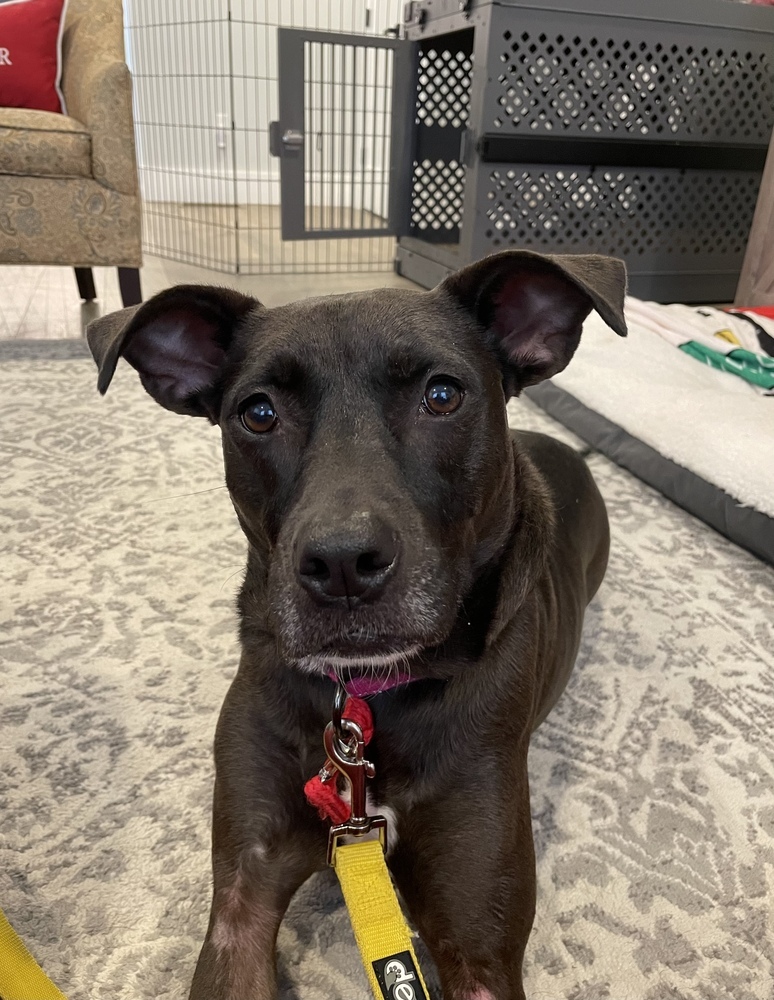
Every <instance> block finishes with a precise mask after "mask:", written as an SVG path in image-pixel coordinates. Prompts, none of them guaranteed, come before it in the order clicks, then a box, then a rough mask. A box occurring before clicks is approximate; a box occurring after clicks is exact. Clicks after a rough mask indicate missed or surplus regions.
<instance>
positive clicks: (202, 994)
mask: <svg viewBox="0 0 774 1000" xmlns="http://www.w3.org/2000/svg"><path fill="white" fill-rule="evenodd" d="M224 798H225V796H224V794H223V791H222V789H220V788H219V787H218V786H217V785H216V790H215V812H216V816H218V819H217V821H216V824H215V828H214V830H213V876H214V877H213V883H214V884H213V898H212V910H211V914H210V923H209V927H208V930H207V936H206V938H205V941H204V945H203V946H202V950H201V953H200V955H199V961H198V963H197V966H196V971H195V973H194V978H193V984H192V986H191V992H190V998H189V1000H274V997H275V996H276V992H277V984H276V956H275V944H276V940H277V932H278V930H279V925H280V922H281V920H282V918H283V916H284V914H285V911H286V909H287V907H288V904H289V902H290V900H291V898H292V896H293V894H294V893H295V891H296V890H297V889H298V887H299V886H300V885H301V884H302V883H303V882H305V881H306V879H307V878H309V876H310V875H311V874H312V873H313V872H314V871H315V870H316V869H318V868H320V867H321V866H322V865H323V864H324V839H323V838H321V837H320V836H319V833H317V835H315V831H314V830H313V829H311V828H309V827H307V828H304V825H303V823H302V824H300V826H301V828H300V829H293V828H291V827H290V826H288V828H287V829H285V830H283V829H282V828H279V829H278V828H277V826H276V825H274V824H272V826H273V833H272V836H271V838H270V839H268V840H267V838H265V837H264V836H261V834H260V832H259V829H260V828H258V829H257V830H256V833H255V835H253V836H251V835H249V834H248V835H245V833H246V831H244V830H234V828H233V826H232V825H231V823H230V822H228V821H227V820H225V818H224V815H225V814H224V810H225V808H226V802H225V801H224ZM232 808H233V804H232ZM281 811H282V808H281V806H280V807H279V808H278V810H277V812H278V813H281ZM235 834H236V836H235Z"/></svg>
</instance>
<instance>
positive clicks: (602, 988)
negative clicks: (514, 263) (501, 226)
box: [0, 346, 774, 1000]
mask: <svg viewBox="0 0 774 1000" xmlns="http://www.w3.org/2000/svg"><path fill="white" fill-rule="evenodd" d="M15 351H16V353H15V356H14V359H11V358H9V357H7V356H6V357H3V354H2V351H0V428H2V430H1V431H0V456H1V460H0V510H1V512H2V514H1V517H2V520H1V521H0V525H1V526H2V535H1V536H0V566H1V567H2V575H1V578H0V614H1V624H0V629H1V630H2V631H1V632H0V642H1V643H2V644H1V645H0V658H1V659H2V667H0V689H1V690H0V906H2V908H3V909H4V910H5V912H6V914H7V916H8V918H9V919H10V920H11V922H12V923H13V924H14V925H15V927H16V929H17V930H18V931H19V933H20V934H21V935H22V937H23V938H24V939H25V941H26V942H27V944H28V946H29V947H30V949H31V950H32V951H33V953H34V954H35V955H36V957H37V958H38V960H39V961H40V962H41V964H42V965H43V966H44V968H45V969H46V970H47V972H48V973H49V974H50V976H51V977H52V978H53V979H54V981H55V982H56V983H57V984H58V985H59V986H60V988H61V989H62V990H63V991H64V992H65V994H66V995H67V996H68V997H69V1000H92V998H100V1000H101V998H110V1000H159V998H163V1000H179V998H183V997H185V995H186V990H187V987H188V984H189V982H190V977H191V974H192V971H193V966H194V963H195V960H196V956H197V952H198V948H199V946H200V944H201V941H202V938H203V935H204V931H205V927H206V922H207V916H208V905H209V879H210V875H209V855H208V852H209V811H210V796H211V790H212V780H213V771H212V759H211V742H212V737H213V732H214V727H215V721H216V716H217V712H218V708H219V705H220V702H221V699H222V697H223V695H224V693H225V690H226V687H227V685H228V683H229V680H230V678H231V676H232V675H233V672H234V668H235V664H236V658H237V643H236V628H235V615H234V610H233V602H234V595H235V592H236V589H237V587H238V584H239V582H240V578H241V574H242V564H243V558H244V551H245V543H244V542H243V539H242V536H241V534H240V531H239V529H238V526H237V523H236V519H235V516H234V514H233V511H232V509H231V506H230V504H229V501H228V497H227V495H226V492H225V489H224V488H223V485H222V469H221V455H220V443H219V437H218V431H217V429H215V428H211V427H209V426H208V425H207V424H206V423H205V422H204V421H203V420H198V421H197V420H193V419H190V418H187V417H182V416H177V415H174V414H171V413H167V412H165V411H163V410H161V409H160V408H159V407H158V406H157V405H155V404H154V403H153V402H152V401H151V400H150V399H149V398H148V397H147V396H146V395H145V393H144V392H143V390H142V389H141V387H140V385H139V382H138V381H137V380H136V378H135V377H134V374H133V372H131V371H130V370H129V369H128V368H127V367H126V366H125V365H121V366H120V370H119V372H118V374H117V377H116V380H115V382H114V385H113V387H111V390H110V393H109V394H108V396H107V397H106V398H105V399H101V398H100V397H99V396H98V395H97V393H96V389H95V370H94V368H93V366H92V364H91V362H90V361H89V360H87V359H85V358H83V357H77V356H72V349H63V348H62V347H61V346H60V347H55V348H52V352H53V353H52V354H51V355H50V356H47V355H46V351H45V349H44V348H43V347H41V346H37V347H32V348H30V353H29V354H27V355H25V354H24V351H23V350H22V349H20V348H19V347H18V346H17V347H16V348H15ZM511 417H512V419H513V421H514V422H515V423H518V424H519V425H520V426H523V427H527V428H532V429H545V430H549V431H553V432H555V433H556V434H557V436H559V437H562V438H563V439H565V440H569V441H570V442H571V443H575V444H576V445H580V443H579V442H578V440H577V439H575V438H574V437H573V436H572V435H570V434H569V433H568V432H567V431H565V430H564V429H563V428H562V427H561V426H560V425H558V424H555V423H553V421H551V420H550V419H549V418H548V417H547V416H546V415H545V414H543V413H542V412H541V411H539V410H538V409H537V408H536V407H534V406H533V405H531V404H528V403H521V402H520V403H516V404H513V405H512V406H511ZM589 463H590V465H591V467H592V469H593V471H594V474H595V476H596V478H597V481H598V482H599V484H600V487H601V489H602V492H603V494H604V496H605V500H606V502H607V505H608V509H609V512H610V518H611V523H612V533H613V546H612V553H611V560H610V568H609V571H608V575H607V579H606V581H605V583H604V584H603V587H602V589H601V590H600V592H599V595H598V597H597V599H596V600H595V601H594V603H593V605H592V607H591V609H590V611H589V614H588V617H587V623H586V630H585V635H584V640H583V644H582V648H581V651H580V655H579V658H578V665H577V668H576V671H575V673H574V675H573V677H572V680H571V682H570V685H569V688H568V690H567V692H566V694H565V695H564V696H563V698H562V699H561V701H560V703H559V705H558V706H557V708H556V709H555V711H554V712H553V714H552V715H551V716H550V718H549V719H548V721H547V722H546V723H545V724H544V725H543V726H542V727H541V729H540V730H539V731H538V733H537V734H536V736H535V738H534V741H533V747H532V751H531V760H530V771H531V782H532V807H533V820H534V830H535V838H536V844H537V859H538V860H537V864H538V915H537V919H536V923H535V929H534V931H533V934H532V938H531V941H530V945H529V949H528V954H527V963H526V987H527V993H528V995H529V996H530V997H532V998H550V997H557V998H558V997H563V998H567V1000H606V998H611V1000H682V998H685V1000H720V998H723V1000H726V998H727V997H733V998H734V1000H768V998H770V997H771V996H772V989H773V988H774V918H773V917H772V904H771V900H772V899H774V629H773V622H774V614H773V613H772V608H774V570H772V568H771V567H768V566H766V565H764V564H763V563H761V562H759V561H758V560H756V559H755V558H754V557H753V556H751V555H749V554H747V553H745V552H743V551H742V550H740V549H738V548H736V547H735V546H734V545H733V544H732V543H730V542H729V541H727V540H726V539H724V538H723V537H721V536H720V535H718V534H716V533H715V532H713V531H712V530H711V529H709V528H707V527H706V526H705V525H703V524H701V523H700V522H698V521H696V520H694V519H693V518H691V517H690V516H689V515H688V514H686V513H685V512H684V511H682V510H680V509H679V508H677V507H675V506H673V505H672V504H670V503H669V502H668V501H666V500H665V499H664V498H663V497H661V496H660V495H658V494H657V493H655V492H654V491H653V490H651V489H649V488H647V487H645V486H643V485H642V484H641V483H640V482H638V481H637V480H635V479H634V478H633V477H632V476H630V475H629V474H628V473H626V472H624V471H623V470H621V469H619V468H618V467H616V466H615V465H613V464H612V463H610V462H609V461H608V460H607V459H605V458H603V457H602V456H600V455H596V454H592V455H590V457H589ZM0 960H1V958H0ZM279 968H280V981H281V989H280V996H281V997H282V1000H291V998H292V1000H355V998H358V1000H360V998H364V997H366V995H367V989H366V985H365V978H364V976H363V973H362V971H361V970H360V967H359V964H358V958H357V953H356V950H355V946H354V942H353V938H352V933H351V930H350V928H349V925H348V920H347V916H346V912H345V910H344V909H343V905H342V902H341V898H340V895H339V891H338V888H337V886H336V884H335V880H334V879H333V878H332V877H331V875H330V874H329V873H323V874H321V875H320V876H317V877H315V878H314V879H312V880H311V881H310V882H309V883H307V885H305V886H304V887H303V889H302V890H301V891H300V892H299V893H298V895H297V896H296V898H295V899H294V901H293V903H292V905H291V907H290V910H289V912H288V915H287V918H286V919H285V921H284V923H283V925H282V928H281V932H280V936H279Z"/></svg>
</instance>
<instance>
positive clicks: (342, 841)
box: [305, 686, 428, 1000]
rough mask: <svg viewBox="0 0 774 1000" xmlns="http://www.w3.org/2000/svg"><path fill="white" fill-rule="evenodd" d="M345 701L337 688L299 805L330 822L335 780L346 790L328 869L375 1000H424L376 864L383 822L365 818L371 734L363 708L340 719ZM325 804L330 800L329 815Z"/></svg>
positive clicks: (380, 863) (382, 867)
mask: <svg viewBox="0 0 774 1000" xmlns="http://www.w3.org/2000/svg"><path fill="white" fill-rule="evenodd" d="M346 698H347V695H346V692H345V691H344V689H343V687H341V686H339V688H338V690H337V693H336V700H335V702H334V706H333V721H332V722H330V723H329V724H328V725H327V726H326V728H325V733H324V734H323V745H324V747H325V751H326V754H327V758H326V761H325V764H324V766H323V768H322V770H321V771H320V773H319V775H318V776H317V778H316V779H312V780H311V781H310V782H308V783H307V786H306V789H305V790H306V794H307V798H308V799H309V801H310V802H312V803H313V804H315V805H318V806H320V805H322V806H323V811H324V813H325V815H328V816H329V817H330V818H333V816H334V815H335V814H337V813H338V812H339V807H340V806H341V804H342V803H341V800H340V799H338V796H337V793H336V784H335V780H334V779H335V778H336V776H337V775H341V776H342V777H343V778H344V779H345V780H346V782H347V784H348V785H349V791H350V803H349V809H348V810H345V812H346V811H348V812H349V817H348V818H347V819H345V820H344V821H343V822H338V823H337V824H336V825H335V826H332V827H331V829H330V833H329V835H328V862H329V863H330V864H331V865H332V866H333V867H334V869H335V870H336V874H337V875H338V878H339V882H340V884H341V891H342V893H343V895H344V902H345V903H346V904H347V910H348V911H349V919H350V921H351V923H352V930H353V931H354V933H355V941H356V942H357V946H358V949H359V951H360V957H361V959H362V961H363V967H364V968H365V971H366V975H367V976H368V982H369V984H370V986H371V990H372V992H373V995H374V997H375V1000H427V996H428V994H427V986H426V985H425V981H424V979H423V978H422V973H421V971H420V969H419V963H418V962H417V956H416V954H415V953H414V947H413V945H412V943H411V932H410V931H409V929H408V926H407V924H406V920H405V918H404V916H403V913H402V911H401V908H400V904H399V903H398V897H397V895H396V894H395V888H394V886H393V884H392V879H391V878H390V873H389V871H388V869H387V862H386V861H385V860H384V854H385V850H386V847H387V822H386V820H385V818H384V817H383V816H369V815H368V809H367V801H366V779H367V778H373V777H374V774H375V769H374V765H373V764H372V763H371V762H370V761H369V760H366V758H365V745H366V740H367V738H370V735H369V736H368V737H367V738H366V737H365V736H364V732H365V730H366V729H367V730H368V732H369V733H373V720H372V717H371V711H370V709H369V707H368V705H367V704H366V703H365V702H364V701H361V700H360V699H355V698H353V699H351V701H350V702H349V703H348V707H349V708H350V711H351V712H352V714H355V713H357V714H358V716H359V718H358V721H357V722H355V721H354V718H352V717H345V716H344V715H343V709H344V706H345V703H346ZM364 727H365V728H364ZM326 788H327V789H328V790H327V792H326V791H325V789H326ZM331 799H334V800H336V804H337V809H336V813H334V811H333V808H332V803H331V801H330V800H331ZM372 832H375V833H378V835H379V839H378V840H363V839H359V838H362V837H363V836H364V835H365V834H369V833H372ZM353 838H354V843H353V842H352V841H353Z"/></svg>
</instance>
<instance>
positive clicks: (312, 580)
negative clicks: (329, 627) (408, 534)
mask: <svg viewBox="0 0 774 1000" xmlns="http://www.w3.org/2000/svg"><path fill="white" fill-rule="evenodd" d="M398 549H399V545H398V537H397V535H396V533H395V532H394V531H393V529H392V528H391V527H390V526H389V525H387V524H385V523H384V522H383V521H380V520H378V519H376V518H374V517H370V516H367V517H361V518H359V519H358V520H357V521H356V522H355V523H353V524H350V525H348V526H346V527H342V528H339V529H337V530H335V531H329V532H327V533H325V532H314V531H312V532H310V533H309V534H308V535H307V536H306V537H305V538H303V539H302V540H300V544H299V545H298V549H297V551H298V563H297V571H298V579H299V582H300V583H301V585H302V586H303V587H304V588H305V589H306V590H307V591H308V592H309V593H310V594H311V596H312V597H313V598H314V599H315V600H316V601H317V602H318V603H320V604H326V603H330V602H334V603H336V602H338V601H341V600H347V601H350V602H351V601H352V600H358V601H360V600H366V601H371V600H375V599H376V598H378V597H379V596H381V594H382V592H383V590H384V588H385V587H386V585H387V581H388V580H389V578H390V576H391V575H392V574H393V572H394V570H395V567H396V565H397V561H398Z"/></svg>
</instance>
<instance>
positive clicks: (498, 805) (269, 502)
mask: <svg viewBox="0 0 774 1000" xmlns="http://www.w3.org/2000/svg"><path fill="white" fill-rule="evenodd" d="M624 286H625V271H624V267H623V265H622V264H621V263H620V262H619V261H616V260H612V259H610V258H604V257H593V256H579V257H543V256H541V255H539V254H534V253H530V252H526V251H512V252H507V253H501V254H497V255H495V256H493V257H489V258H487V259H486V260H482V261H480V262H478V263H476V264H473V265H471V266H470V267H467V268H465V269H464V270H462V271H459V272H458V273H456V274H453V275H451V276H450V277H449V278H448V279H447V280H446V281H444V282H443V283H442V284H441V285H439V286H438V287H437V288H436V289H434V290H433V291H431V292H414V291H397V290H378V291H372V292H367V293H365V294H353V295H337V296H333V297H330V298H320V299H310V300H307V301H302V302H297V303H294V304H293V305H289V306H283V307H281V308H278V309H265V308H264V307H262V306H261V305H260V304H259V303H258V302H256V301H255V300H253V299H251V298H248V297H246V296H244V295H241V294H239V293H238V292H236V291H229V290H226V289H218V288H210V287H194V286H185V287H178V288H172V289H169V290H168V291H165V292H162V293H161V294H160V295H157V296H156V297H155V298H153V299H151V300H150V301H149V302H147V303H146V304H144V305H142V306H139V307H133V308H131V309H125V310H123V311H122V312H120V313H116V314H114V315H112V316H108V317H106V318H104V319H100V320H97V321H96V322H95V323H93V324H92V325H91V326H90V327H89V331H88V339H89V344H90V346H91V349H92V351H93V353H94V356H95V358H96V360H97V363H98V365H99V389H100V391H101V392H105V390H106V389H107V387H108V385H109V383H110V380H111V377H112V375H113V372H114V370H115V367H116V363H117V361H118V359H119V357H121V356H123V357H124V358H126V360H127V361H129V363H130V364H131V365H133V366H134V367H135V368H136V369H137V370H138V372H139V373H140V378H141V380H142V383H143V385H144V386H145V388H146V389H147V390H148V392H149V393H150V394H151V395H152V396H153V397H154V398H155V399H156V400H158V402H159V403H161V404H162V405H163V406H165V407H167V408H168V409H170V410H175V411H176V412H178V413H189V414H193V415H197V416H205V417H208V418H209V419H210V420H211V421H212V422H213V423H218V424H219V425H220V427H221V429H222V434H223V451H224V456H225V469H226V482H227V484H228V488H229V490H230V493H231V497H232V500H233V503H234V507H235V509H236V512H237V516H238V518H239V521H240V524H241V525H242V528H243V529H244V532H245V534H246V535H247V538H248V541H249V555H248V560H247V571H246V575H245V581H244V584H243V586H242V590H241V596H240V599H239V611H240V615H241V640H242V649H243V652H242V660H241V663H240V666H239V671H238V673H237V675H236V677H235V679H234V682H233V684H232V686H231V689H230V691H229V693H228V696H227V697H226V701H225V704H224V706H223V710H222V712H221V716H220V722H219V725H218V730H217V736H216V740H215V759H216V768H217V781H216V786H215V802H214V822H213V868H214V897H213V904H212V914H211V919H210V925H209V930H208V932H207V938H206V940H205V942H204V946H203V948H202V952H201V955H200V958H199V963H198V965H197V968H196V972H195V975H194V981H193V986H192V989H191V997H192V998H193V1000H250V998H254V1000H270V998H271V997H273V996H274V995H275V992H276V982H275V955H274V950H275V940H276V936H277V930H278V927H279V924H280V921H281V919H282V916H283V914H284V912H285V909H286V907H287V905H288V903H289V901H290V898H291V896H292V895H293V893H294V892H295V890H296V889H297V888H298V887H299V885H301V883H302V882H303V881H304V880H305V879H306V878H308V877H309V875H311V874H312V872H314V871H315V870H316V869H320V868H322V867H323V866H324V865H325V857H326V842H327V830H326V827H325V824H323V822H322V821H321V820H320V819H319V817H318V816H317V814H316V812H315V810H314V809H312V808H311V807H310V806H309V805H308V804H307V802H306V801H305V799H304V794H303V786H304V783H305V781H306V780H307V779H308V778H310V777H311V776H312V775H314V774H315V773H316V772H317V770H318V769H319V767H320V765H321V763H322V760H321V757H322V749H321V733H322V730H323V728H324V726H325V724H326V723H327V722H328V720H329V719H330V714H331V702H332V698H333V693H334V683H333V681H332V680H331V679H330V675H331V674H332V672H333V673H338V674H339V675H343V676H344V678H345V679H352V678H355V679H356V680H357V678H358V677H360V676H361V675H363V674H367V675H369V676H370V677H372V678H373V677H376V678H377V679H380V678H382V679H384V680H385V685H384V686H385V687H387V686H388V685H387V683H386V681H387V678H388V677H389V676H390V675H392V682H393V684H392V686H391V687H390V688H389V690H385V691H384V692H383V693H379V694H376V695H375V696H373V697H372V698H371V707H372V710H373V714H374V719H375V726H376V731H375V736H374V739H373V742H372V744H371V745H370V747H369V752H368V756H369V758H370V759H372V760H373V762H374V763H375V765H376V775H377V777H376V779H375V781H374V783H373V787H372V789H371V795H372V797H373V801H374V804H375V806H377V807H378V808H380V809H384V808H386V809H387V810H388V811H389V813H390V815H391V816H392V817H393V818H394V828H393V830H392V831H391V837H392V841H393V843H394V847H393V849H392V851H391V854H390V857H389V865H390V868H391V870H392V873H393V876H394V878H395V880H396V882H397V885H398V887H399V889H400V891H401V894H402V897H403V900H404V902H405V904H406V906H407V908H408V910H409V912H410V915H411V918H412V919H413V921H414V923H415V924H416V926H417V928H418V930H419V932H420V933H421V935H422V937H423V939H424V941H425V942H426V944H427V946H428V947H429V949H430V951H431V953H432V955H433V957H434V959H435V961H436V963H437V966H438V969H439V973H440V977H441V983H442V987H443V995H444V997H446V998H448V1000H473V998H477V1000H484V998H487V1000H517V998H523V997H524V989H523V985H522V972H521V966H522V958H523V954H524V948H525V945H526V943H527V938H528V936H529V932H530V928H531V925H532V920H533V915H534V907H535V863H534V852H533V845H532V835H531V827H530V805H529V791H528V785H527V748H528V744H529V739H530V734H531V733H532V731H533V730H534V729H535V727H536V726H537V725H538V724H539V723H540V722H541V721H542V720H543V719H544V718H545V716H546V715H547V714H548V712H549V710H550V709H551V707H552V706H553V705H554V703H555V702H556V700H557V698H558V697H559V695H560V694H561V692H562V690H563V688H564V686H565V683H566V681H567V678H568V676H569V674H570V671H571V669H572V666H573V662H574V659H575V655H576V652H577V649H578V644H579V641H580V635H581V626H582V622H583V615H584V609H585V608H586V605H587V604H588V602H589V600H590V599H591V597H592V596H593V595H594V593H595V592H596V590H597V588H598V587H599V584H600V582H601V580H602V577H603V575H604V572H605V567H606V563H607V555H608V526H607V517H606V514H605V508H604V504H603V502H602V499H601V497H600V495H599V492H598V491H597V489H596V486H595V485H594V482H593V480H592V478H591V476H590V474H589V472H588V470H587V468H586V466H585V465H584V463H583V461H582V460H581V459H580V458H579V457H578V456H577V455H576V454H575V453H574V452H573V451H571V450H570V449H569V448H567V447H565V446H563V445H561V444H559V443H558V442H556V441H554V440H552V439H550V438H547V437H545V436H543V435H539V434H528V433H514V434H511V433H510V432H509V430H508V426H507V421H506V411H505V403H506V400H507V398H508V397H509V396H512V395H517V394H518V393H519V392H520V391H521V389H523V388H524V387H525V386H528V385H530V384H532V383H535V382H538V381H539V380H541V379H544V378H547V377H549V376H551V375H553V374H555V373H556V372H559V371H561V369H563V368H564V367H565V365H566V364H567V363H568V362H569V360H570V358H571V357H572V355H573V352H574V351H575V348H576V347H577V345H578V341H579V339H580V335H581V325H582V323H583V320H584V319H585V317H586V316H587V315H588V313H589V312H590V311H591V309H592V308H596V309H597V311H598V312H599V313H600V314H601V316H602V317H603V318H604V320H605V321H606V322H607V323H608V324H609V325H610V326H611V327H612V328H613V329H614V330H615V331H616V332H617V333H619V334H621V335H625V333H626V327H625V322H624V317H623V295H624ZM409 680H410V683H409ZM395 682H397V683H395Z"/></svg>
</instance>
